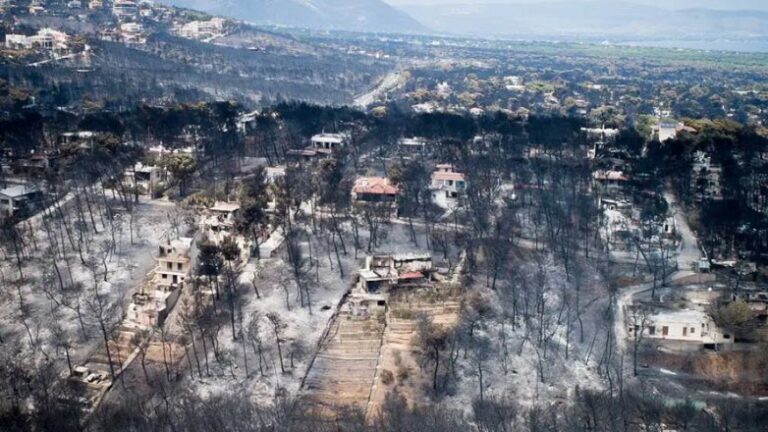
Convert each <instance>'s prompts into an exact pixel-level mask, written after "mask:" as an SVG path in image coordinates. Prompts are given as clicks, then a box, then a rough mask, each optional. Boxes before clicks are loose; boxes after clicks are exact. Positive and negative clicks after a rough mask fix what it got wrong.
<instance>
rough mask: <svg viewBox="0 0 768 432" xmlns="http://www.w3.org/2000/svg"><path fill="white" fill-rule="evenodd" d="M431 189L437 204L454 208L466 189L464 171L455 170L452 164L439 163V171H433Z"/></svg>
mask: <svg viewBox="0 0 768 432" xmlns="http://www.w3.org/2000/svg"><path fill="white" fill-rule="evenodd" d="M430 189H431V190H432V202H434V203H435V205H437V206H438V207H440V208H442V209H446V210H452V209H455V208H456V207H457V206H458V205H459V197H460V195H461V194H462V193H464V191H466V189H467V181H466V178H465V176H464V174H463V173H459V172H455V171H454V170H453V166H452V165H449V164H443V165H438V166H437V171H435V172H434V173H432V183H431V185H430Z"/></svg>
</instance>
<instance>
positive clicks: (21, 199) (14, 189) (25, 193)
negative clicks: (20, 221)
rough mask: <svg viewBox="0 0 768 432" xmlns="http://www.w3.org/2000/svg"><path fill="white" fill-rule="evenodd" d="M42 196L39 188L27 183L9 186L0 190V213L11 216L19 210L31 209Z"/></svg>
mask: <svg viewBox="0 0 768 432" xmlns="http://www.w3.org/2000/svg"><path fill="white" fill-rule="evenodd" d="M42 198H43V193H42V192H41V191H40V189H37V188H36V187H33V186H28V185H19V186H11V187H9V188H6V189H3V190H0V213H2V215H3V216H13V215H14V214H16V213H19V212H26V211H30V210H33V208H34V207H35V205H37V204H38V203H39V202H40V201H41V200H42Z"/></svg>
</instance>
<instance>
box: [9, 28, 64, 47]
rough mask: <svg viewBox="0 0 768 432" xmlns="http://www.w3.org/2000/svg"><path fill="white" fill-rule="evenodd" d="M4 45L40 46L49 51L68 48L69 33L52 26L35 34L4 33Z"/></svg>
mask: <svg viewBox="0 0 768 432" xmlns="http://www.w3.org/2000/svg"><path fill="white" fill-rule="evenodd" d="M5 47H6V48H10V49H32V48H41V49H44V50H49V51H63V50H66V49H68V48H69V35H67V34H66V33H64V32H61V31H58V30H54V29H52V28H42V29H40V30H38V31H37V34H35V35H32V36H25V35H20V34H7V35H5Z"/></svg>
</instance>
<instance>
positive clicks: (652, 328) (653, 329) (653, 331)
mask: <svg viewBox="0 0 768 432" xmlns="http://www.w3.org/2000/svg"><path fill="white" fill-rule="evenodd" d="M648 334H649V335H651V336H653V335H655V334H656V327H655V326H648Z"/></svg>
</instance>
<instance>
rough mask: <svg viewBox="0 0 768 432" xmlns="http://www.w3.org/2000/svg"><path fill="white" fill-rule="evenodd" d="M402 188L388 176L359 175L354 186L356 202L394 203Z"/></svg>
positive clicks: (353, 191)
mask: <svg viewBox="0 0 768 432" xmlns="http://www.w3.org/2000/svg"><path fill="white" fill-rule="evenodd" d="M399 193H400V189H399V188H398V187H397V186H396V185H394V184H392V182H391V181H390V180H389V179H388V178H386V177H359V178H358V179H357V180H355V184H354V186H353V187H352V201H353V202H356V203H360V202H367V203H394V202H395V201H396V200H397V195H398V194H399Z"/></svg>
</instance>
